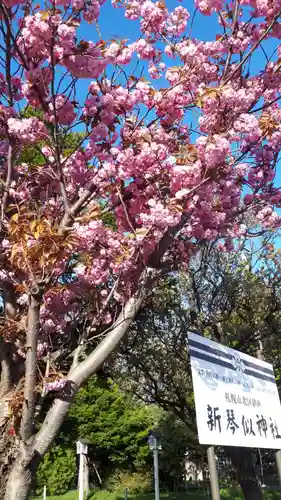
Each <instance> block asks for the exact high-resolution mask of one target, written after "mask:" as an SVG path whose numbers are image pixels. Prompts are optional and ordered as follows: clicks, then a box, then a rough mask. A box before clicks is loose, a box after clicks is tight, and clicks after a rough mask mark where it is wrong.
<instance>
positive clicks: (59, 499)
mask: <svg viewBox="0 0 281 500" xmlns="http://www.w3.org/2000/svg"><path fill="white" fill-rule="evenodd" d="M77 498H78V496H77V491H71V492H69V493H66V494H65V495H54V496H48V497H47V500H77ZM242 498H243V497H242V496H241V495H240V494H239V492H238V491H237V490H235V489H231V488H230V489H224V490H221V500H242ZM41 499H42V497H38V500H41ZM162 499H163V500H198V499H200V500H210V499H211V495H210V492H208V491H200V490H196V491H184V492H181V493H161V500H162ZM265 499H266V500H279V499H280V500H281V492H277V491H272V492H270V491H267V492H265ZM34 500H37V499H34ZM88 500H124V494H122V492H121V491H118V492H108V491H99V492H96V493H93V494H91V495H90V496H89V499H88ZM128 500H154V495H153V494H147V495H130V494H128Z"/></svg>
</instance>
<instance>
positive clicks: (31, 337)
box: [21, 295, 41, 441]
mask: <svg viewBox="0 0 281 500" xmlns="http://www.w3.org/2000/svg"><path fill="white" fill-rule="evenodd" d="M40 302H41V296H40V295H38V296H35V295H31V296H30V297H29V305H28V316H27V335H26V362H25V385H24V405H23V414H22V421H21V437H22V439H23V440H24V441H26V440H27V439H29V438H30V437H31V436H32V431H33V425H34V412H35V403H36V392H35V388H36V382H37V343H38V333H39V327H40Z"/></svg>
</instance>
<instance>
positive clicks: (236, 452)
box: [226, 447, 264, 500]
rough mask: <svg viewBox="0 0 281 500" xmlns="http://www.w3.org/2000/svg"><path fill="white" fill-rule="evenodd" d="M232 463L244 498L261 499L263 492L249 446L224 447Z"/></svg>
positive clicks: (248, 499) (246, 499) (249, 499)
mask: <svg viewBox="0 0 281 500" xmlns="http://www.w3.org/2000/svg"><path fill="white" fill-rule="evenodd" d="M226 451H227V453H228V455H229V456H230V458H231V462H232V465H233V466H234V468H235V469H236V471H237V477H238V481H239V484H240V486H241V489H242V492H243V495H244V498H245V500H263V498H264V497H263V493H262V489H261V486H260V482H259V480H258V477H257V474H256V470H255V466H254V460H253V454H252V450H251V449H250V448H232V447H229V448H227V449H226Z"/></svg>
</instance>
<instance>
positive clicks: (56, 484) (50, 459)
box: [36, 446, 76, 495]
mask: <svg viewBox="0 0 281 500" xmlns="http://www.w3.org/2000/svg"><path fill="white" fill-rule="evenodd" d="M75 476H76V456H75V453H74V451H73V450H72V449H70V448H65V447H63V446H55V447H54V448H52V449H51V450H50V451H49V452H48V453H46V455H45V457H44V459H43V461H42V463H41V464H40V465H39V469H38V472H37V476H36V493H37V494H39V493H41V492H42V490H43V487H44V485H46V486H47V491H48V493H50V494H51V495H53V494H61V493H65V492H66V491H67V490H68V489H69V487H70V486H71V484H72V483H73V481H74V479H75Z"/></svg>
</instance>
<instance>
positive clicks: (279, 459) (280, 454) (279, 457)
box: [276, 450, 281, 486]
mask: <svg viewBox="0 0 281 500" xmlns="http://www.w3.org/2000/svg"><path fill="white" fill-rule="evenodd" d="M276 465H277V472H278V479H279V484H280V486H281V450H279V451H277V453H276Z"/></svg>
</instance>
